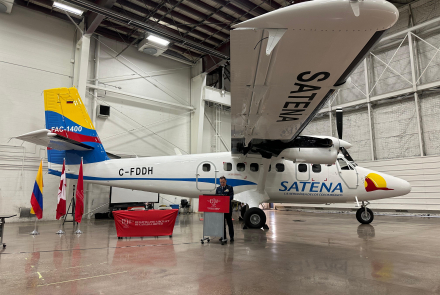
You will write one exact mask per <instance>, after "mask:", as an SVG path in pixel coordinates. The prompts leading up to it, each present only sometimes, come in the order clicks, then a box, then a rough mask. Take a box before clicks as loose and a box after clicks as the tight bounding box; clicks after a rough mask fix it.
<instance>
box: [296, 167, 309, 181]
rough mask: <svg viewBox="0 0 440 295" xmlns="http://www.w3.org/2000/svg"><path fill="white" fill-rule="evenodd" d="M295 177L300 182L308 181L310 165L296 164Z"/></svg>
mask: <svg viewBox="0 0 440 295" xmlns="http://www.w3.org/2000/svg"><path fill="white" fill-rule="evenodd" d="M295 166H296V169H295V176H296V180H298V181H308V180H309V179H310V166H309V165H308V164H303V163H301V164H298V163H297V164H296V165H295Z"/></svg>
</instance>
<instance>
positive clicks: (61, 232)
mask: <svg viewBox="0 0 440 295" xmlns="http://www.w3.org/2000/svg"><path fill="white" fill-rule="evenodd" d="M65 166H66V158H64V159H63V171H62V173H61V178H62V177H63V175H62V174H63V173H65V170H64V169H65ZM65 181H66V179H64V182H63V184H62V186H61V191H63V186H64V187H65V186H66V184H65ZM58 193H59V192H58ZM58 202H60V200H58ZM64 206H66V204H64ZM65 209H66V208H64V213H66V214H67V212H66V211H65ZM66 214H65V215H66ZM57 217H58V205H57ZM63 224H64V222H63V217H62V216H61V218H60V229H59V230H58V231H57V232H56V234H57V235H63V234H64V233H65V232H64V231H63Z"/></svg>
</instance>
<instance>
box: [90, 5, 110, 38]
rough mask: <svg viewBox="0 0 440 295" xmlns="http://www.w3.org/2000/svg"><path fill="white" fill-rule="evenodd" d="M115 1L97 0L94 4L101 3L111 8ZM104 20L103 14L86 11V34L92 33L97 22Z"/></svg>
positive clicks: (96, 26) (97, 24)
mask: <svg viewBox="0 0 440 295" xmlns="http://www.w3.org/2000/svg"><path fill="white" fill-rule="evenodd" d="M115 3H116V0H97V1H96V4H98V5H101V6H103V7H107V8H111V7H112V6H113V5H114V4H115ZM103 20H104V16H103V15H101V14H97V13H95V12H92V11H90V12H87V15H86V24H87V30H86V34H89V35H91V34H93V32H95V30H96V28H98V26H99V24H100V23H101V22H102V21H103Z"/></svg>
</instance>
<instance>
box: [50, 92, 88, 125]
mask: <svg viewBox="0 0 440 295" xmlns="http://www.w3.org/2000/svg"><path fill="white" fill-rule="evenodd" d="M68 101H73V103H67V102H68ZM44 109H45V111H52V112H55V113H58V114H60V115H62V116H64V117H66V118H68V119H69V120H71V121H73V122H75V123H76V124H78V125H80V126H82V127H85V128H88V129H91V130H95V127H94V126H93V123H92V120H90V117H89V114H88V113H87V110H86V107H85V106H84V104H83V102H82V99H81V97H80V96H79V93H78V90H77V89H76V88H75V87H72V88H53V89H47V90H44Z"/></svg>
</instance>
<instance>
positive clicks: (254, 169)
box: [250, 163, 260, 172]
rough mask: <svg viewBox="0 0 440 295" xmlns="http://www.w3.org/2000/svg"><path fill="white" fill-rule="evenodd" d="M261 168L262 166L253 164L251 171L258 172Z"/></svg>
mask: <svg viewBox="0 0 440 295" xmlns="http://www.w3.org/2000/svg"><path fill="white" fill-rule="evenodd" d="M259 166H260V165H258V164H257V163H252V164H251V165H250V169H251V171H252V172H257V171H258V168H259Z"/></svg>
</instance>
